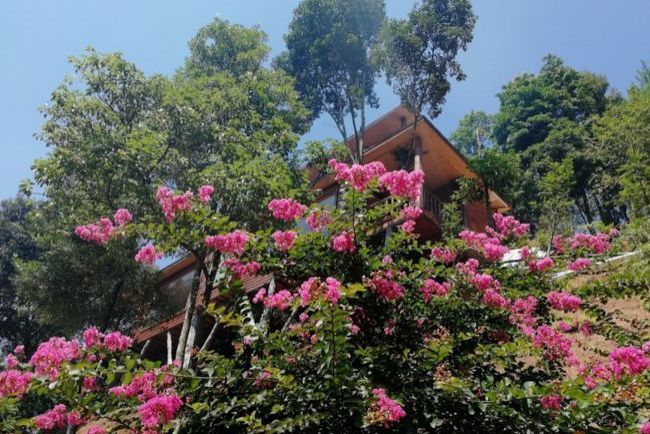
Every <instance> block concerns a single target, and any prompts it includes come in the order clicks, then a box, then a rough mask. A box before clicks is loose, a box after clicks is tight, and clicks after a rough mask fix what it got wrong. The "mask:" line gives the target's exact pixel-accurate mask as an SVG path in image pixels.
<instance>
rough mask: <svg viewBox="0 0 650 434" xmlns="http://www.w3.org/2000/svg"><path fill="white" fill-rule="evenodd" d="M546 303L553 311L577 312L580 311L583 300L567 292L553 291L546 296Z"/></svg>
mask: <svg viewBox="0 0 650 434" xmlns="http://www.w3.org/2000/svg"><path fill="white" fill-rule="evenodd" d="M546 301H547V302H548V304H549V305H551V307H553V309H556V310H563V311H569V312H575V311H576V310H578V309H580V304H582V299H581V298H580V297H577V296H575V295H571V294H567V293H565V292H558V291H551V292H549V293H548V294H547V295H546Z"/></svg>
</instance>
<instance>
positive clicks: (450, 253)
mask: <svg viewBox="0 0 650 434" xmlns="http://www.w3.org/2000/svg"><path fill="white" fill-rule="evenodd" d="M456 256H457V253H456V252H455V251H454V250H451V249H445V248H442V247H434V248H433V249H432V250H431V257H432V258H433V259H435V260H436V261H438V262H442V263H443V264H451V263H452V262H454V261H455V260H456Z"/></svg>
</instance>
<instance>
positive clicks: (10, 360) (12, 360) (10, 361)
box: [5, 354, 18, 369]
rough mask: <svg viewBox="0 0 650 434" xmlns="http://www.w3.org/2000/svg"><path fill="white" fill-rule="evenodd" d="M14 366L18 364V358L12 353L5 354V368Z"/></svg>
mask: <svg viewBox="0 0 650 434" xmlns="http://www.w3.org/2000/svg"><path fill="white" fill-rule="evenodd" d="M16 366H18V359H17V358H16V356H14V355H13V354H7V357H5V368H7V369H14V368H15V367H16Z"/></svg>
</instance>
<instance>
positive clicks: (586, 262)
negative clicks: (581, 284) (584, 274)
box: [569, 258, 591, 272]
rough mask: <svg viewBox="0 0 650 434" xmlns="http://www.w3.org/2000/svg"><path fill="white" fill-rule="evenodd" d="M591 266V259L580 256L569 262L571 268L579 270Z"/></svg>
mask: <svg viewBox="0 0 650 434" xmlns="http://www.w3.org/2000/svg"><path fill="white" fill-rule="evenodd" d="M590 266H591V259H589V258H578V259H576V260H575V261H573V262H571V263H570V264H569V270H571V271H575V272H578V271H581V270H584V269H585V268H589V267H590Z"/></svg>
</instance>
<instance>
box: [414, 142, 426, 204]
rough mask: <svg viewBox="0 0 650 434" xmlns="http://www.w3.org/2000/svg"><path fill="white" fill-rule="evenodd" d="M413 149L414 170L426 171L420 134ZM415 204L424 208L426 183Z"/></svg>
mask: <svg viewBox="0 0 650 434" xmlns="http://www.w3.org/2000/svg"><path fill="white" fill-rule="evenodd" d="M413 151H414V152H413V154H414V155H413V170H421V171H422V172H424V168H423V166H422V156H423V151H422V139H421V138H420V136H418V137H416V138H415V146H414V149H413ZM414 205H415V206H418V207H420V208H421V209H424V184H423V185H422V189H421V191H420V197H419V198H418V200H417V201H416V203H415V204H414Z"/></svg>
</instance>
